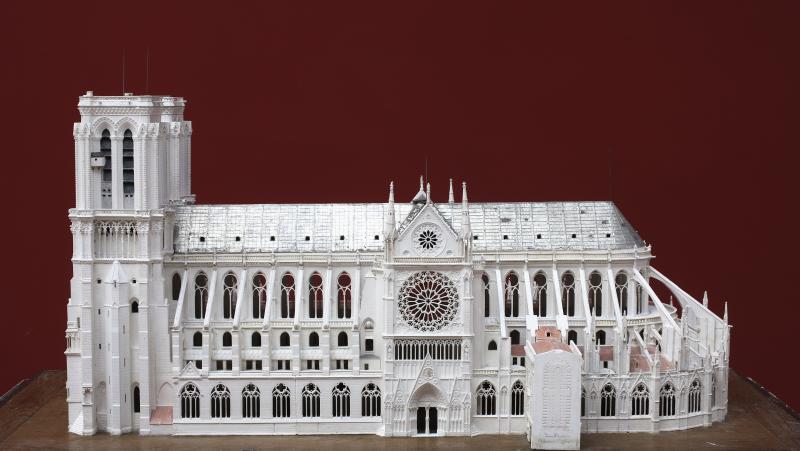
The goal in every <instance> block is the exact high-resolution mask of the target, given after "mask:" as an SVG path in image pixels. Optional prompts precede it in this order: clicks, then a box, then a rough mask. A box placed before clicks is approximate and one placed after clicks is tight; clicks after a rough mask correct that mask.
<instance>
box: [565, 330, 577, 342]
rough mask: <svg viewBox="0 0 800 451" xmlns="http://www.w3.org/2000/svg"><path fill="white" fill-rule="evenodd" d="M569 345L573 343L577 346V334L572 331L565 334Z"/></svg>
mask: <svg viewBox="0 0 800 451" xmlns="http://www.w3.org/2000/svg"><path fill="white" fill-rule="evenodd" d="M569 343H575V344H576V345H577V344H578V332H576V331H574V330H570V331H569V332H567V344H569Z"/></svg>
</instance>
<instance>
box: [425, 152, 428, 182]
mask: <svg viewBox="0 0 800 451" xmlns="http://www.w3.org/2000/svg"><path fill="white" fill-rule="evenodd" d="M427 181H428V156H427V155H425V182H427Z"/></svg>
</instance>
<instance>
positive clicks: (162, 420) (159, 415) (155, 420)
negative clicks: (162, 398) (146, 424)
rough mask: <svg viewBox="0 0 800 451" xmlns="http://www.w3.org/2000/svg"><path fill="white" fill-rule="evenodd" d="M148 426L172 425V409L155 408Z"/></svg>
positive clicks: (165, 407) (169, 407)
mask: <svg viewBox="0 0 800 451" xmlns="http://www.w3.org/2000/svg"><path fill="white" fill-rule="evenodd" d="M150 424H172V407H171V406H158V407H156V408H155V409H154V410H153V412H152V413H151V414H150Z"/></svg>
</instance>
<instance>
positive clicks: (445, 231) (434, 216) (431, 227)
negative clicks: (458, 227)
mask: <svg viewBox="0 0 800 451" xmlns="http://www.w3.org/2000/svg"><path fill="white" fill-rule="evenodd" d="M395 253H396V254H397V255H398V256H400V257H423V258H435V257H458V256H460V255H461V253H462V252H461V246H460V241H459V237H458V233H456V231H455V230H454V229H453V226H452V224H451V223H450V221H448V220H447V219H445V217H444V216H442V214H441V212H439V209H437V208H436V205H435V204H433V203H432V202H429V203H426V204H421V205H415V206H414V208H412V209H411V211H410V212H409V214H408V216H407V217H406V219H405V220H404V221H403V223H402V224H401V226H400V229H399V230H398V234H397V241H396V242H395Z"/></svg>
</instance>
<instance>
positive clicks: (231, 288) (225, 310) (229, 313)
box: [222, 272, 239, 319]
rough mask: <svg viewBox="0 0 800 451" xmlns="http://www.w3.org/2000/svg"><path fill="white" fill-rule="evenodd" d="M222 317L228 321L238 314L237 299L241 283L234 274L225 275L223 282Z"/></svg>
mask: <svg viewBox="0 0 800 451" xmlns="http://www.w3.org/2000/svg"><path fill="white" fill-rule="evenodd" d="M222 283H223V289H222V317H223V318H226V319H230V318H233V315H234V313H236V297H237V291H238V287H239V282H238V281H237V280H236V276H234V275H233V273H232V272H229V273H228V274H225V278H224V279H223V280H222Z"/></svg>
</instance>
